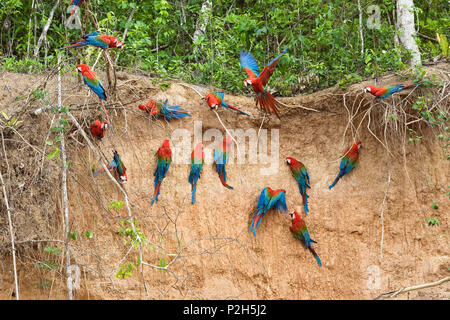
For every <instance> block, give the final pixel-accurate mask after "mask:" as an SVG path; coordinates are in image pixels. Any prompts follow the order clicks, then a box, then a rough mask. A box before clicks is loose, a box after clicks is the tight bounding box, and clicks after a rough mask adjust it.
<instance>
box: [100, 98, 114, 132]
mask: <svg viewBox="0 0 450 320" xmlns="http://www.w3.org/2000/svg"><path fill="white" fill-rule="evenodd" d="M100 102H101V103H102V107H103V112H104V113H105V115H106V121H108V124H109V126H110V128H111V130H112V129H113V127H112V123H111V121H109V117H108V113H107V112H106V108H105V105H104V104H103V100H102V99H100Z"/></svg>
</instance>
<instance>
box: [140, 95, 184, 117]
mask: <svg viewBox="0 0 450 320" xmlns="http://www.w3.org/2000/svg"><path fill="white" fill-rule="evenodd" d="M167 101H168V100H167V99H166V101H164V103H158V102H156V101H155V100H153V99H150V101H149V102H147V103H146V104H140V105H139V109H141V110H143V111H147V112H148V113H150V114H151V115H152V116H153V117H155V118H158V117H159V116H163V117H164V118H166V119H167V120H169V121H170V120H171V119H179V118H183V117H190V116H191V115H190V114H189V113H188V112H187V111H186V110H184V109H182V108H180V107H178V106H168V105H167Z"/></svg>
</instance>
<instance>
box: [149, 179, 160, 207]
mask: <svg viewBox="0 0 450 320" xmlns="http://www.w3.org/2000/svg"><path fill="white" fill-rule="evenodd" d="M160 186H161V182H158V183H157V184H156V187H155V193H154V194H153V199H152V204H151V205H153V202H155V201H156V202H158V195H159V187H160Z"/></svg>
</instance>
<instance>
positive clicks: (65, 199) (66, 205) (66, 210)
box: [58, 53, 73, 300]
mask: <svg viewBox="0 0 450 320" xmlns="http://www.w3.org/2000/svg"><path fill="white" fill-rule="evenodd" d="M61 107H62V98H61V53H58V108H59V109H60V110H61ZM58 118H59V122H60V123H61V111H60V112H59V116H58ZM59 137H60V141H61V158H62V159H61V160H62V163H61V166H62V167H61V171H62V198H63V199H62V200H63V204H64V226H65V241H64V245H65V251H66V276H67V289H68V295H69V300H72V299H73V294H72V272H70V270H69V269H70V268H69V267H70V250H69V199H68V197H67V166H66V163H67V155H66V144H65V140H64V132H63V131H61V132H60V133H59Z"/></svg>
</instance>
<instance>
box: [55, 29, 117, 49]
mask: <svg viewBox="0 0 450 320" xmlns="http://www.w3.org/2000/svg"><path fill="white" fill-rule="evenodd" d="M89 45H90V46H94V47H98V48H102V49H107V48H119V49H122V48H123V43H122V42H120V41H119V39H117V38H116V37H113V36H108V35H106V34H100V32H98V31H94V32H93V33H90V34H85V35H84V36H83V37H82V39H81V40H78V41H74V42H71V43H70V45H69V46H67V47H64V48H63V49H67V48H81V47H86V46H89Z"/></svg>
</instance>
